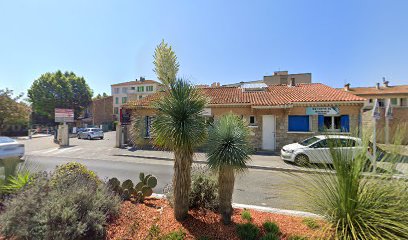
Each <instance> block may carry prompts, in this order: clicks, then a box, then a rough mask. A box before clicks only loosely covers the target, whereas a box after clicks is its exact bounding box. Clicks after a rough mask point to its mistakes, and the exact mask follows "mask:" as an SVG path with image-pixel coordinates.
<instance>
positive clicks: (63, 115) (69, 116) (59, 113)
mask: <svg viewBox="0 0 408 240" xmlns="http://www.w3.org/2000/svg"><path fill="white" fill-rule="evenodd" d="M55 122H62V123H63V125H60V126H58V137H57V138H58V139H59V140H60V142H59V145H60V146H69V132H68V125H67V122H74V110H73V109H63V108H56V109H55Z"/></svg>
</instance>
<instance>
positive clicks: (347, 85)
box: [344, 83, 350, 92]
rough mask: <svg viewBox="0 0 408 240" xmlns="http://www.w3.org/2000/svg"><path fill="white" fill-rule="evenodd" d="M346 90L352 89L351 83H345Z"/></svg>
mask: <svg viewBox="0 0 408 240" xmlns="http://www.w3.org/2000/svg"><path fill="white" fill-rule="evenodd" d="M344 91H347V92H348V91H350V83H347V84H345V85H344Z"/></svg>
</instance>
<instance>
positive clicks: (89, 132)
mask: <svg viewBox="0 0 408 240" xmlns="http://www.w3.org/2000/svg"><path fill="white" fill-rule="evenodd" d="M77 136H78V139H81V138H86V139H88V140H91V139H96V138H99V139H103V131H102V129H100V128H85V130H83V131H82V132H80V133H78V135H77Z"/></svg>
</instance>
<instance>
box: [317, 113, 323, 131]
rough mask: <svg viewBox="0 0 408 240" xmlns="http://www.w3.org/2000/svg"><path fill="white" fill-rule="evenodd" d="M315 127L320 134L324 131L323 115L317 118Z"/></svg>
mask: <svg viewBox="0 0 408 240" xmlns="http://www.w3.org/2000/svg"><path fill="white" fill-rule="evenodd" d="M317 126H318V128H319V131H320V132H322V131H324V116H323V115H318V116H317Z"/></svg>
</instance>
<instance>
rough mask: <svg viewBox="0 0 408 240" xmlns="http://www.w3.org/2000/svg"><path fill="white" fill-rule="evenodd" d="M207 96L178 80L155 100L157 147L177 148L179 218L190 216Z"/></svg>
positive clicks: (175, 178) (175, 189)
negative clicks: (196, 153)
mask: <svg viewBox="0 0 408 240" xmlns="http://www.w3.org/2000/svg"><path fill="white" fill-rule="evenodd" d="M205 105H206V99H205V97H204V96H203V95H202V94H201V92H200V91H199V89H197V88H195V87H194V86H193V85H192V84H190V83H189V82H187V81H185V80H182V79H178V80H176V81H175V82H174V83H171V84H170V87H169V89H168V90H167V92H166V93H165V94H164V96H163V97H161V98H160V99H159V100H157V101H156V102H155V103H154V107H155V109H156V111H157V115H156V118H155V121H154V122H153V123H152V135H153V139H154V140H153V142H154V144H155V145H156V146H158V147H161V148H164V149H167V150H171V151H174V176H173V196H174V214H175V217H176V219H177V220H179V221H180V220H183V219H185V218H186V217H187V212H188V208H189V192H190V186H191V165H192V163H193V155H194V149H195V148H196V147H197V146H199V145H200V144H202V143H203V142H204V140H205V138H206V124H205V121H204V117H203V115H202V111H203V109H204V106H205Z"/></svg>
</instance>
